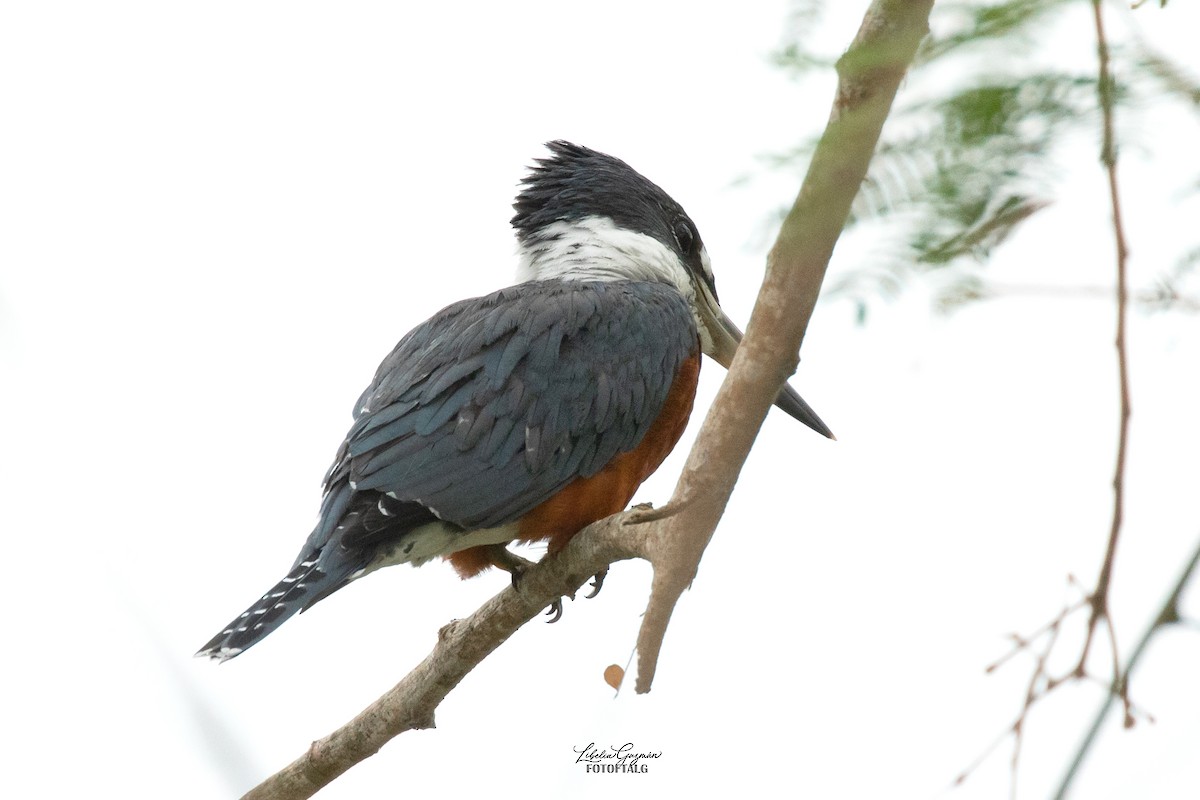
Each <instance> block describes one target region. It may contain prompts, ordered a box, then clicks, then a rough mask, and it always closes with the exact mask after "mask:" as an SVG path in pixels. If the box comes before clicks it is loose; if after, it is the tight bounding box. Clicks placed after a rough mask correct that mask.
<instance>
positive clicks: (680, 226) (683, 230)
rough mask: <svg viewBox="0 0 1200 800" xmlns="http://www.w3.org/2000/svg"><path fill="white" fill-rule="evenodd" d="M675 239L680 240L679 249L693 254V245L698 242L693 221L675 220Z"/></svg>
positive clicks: (684, 252) (687, 253) (686, 253)
mask: <svg viewBox="0 0 1200 800" xmlns="http://www.w3.org/2000/svg"><path fill="white" fill-rule="evenodd" d="M675 241H677V242H679V251H680V252H681V253H683V254H684V255H691V253H692V247H694V246H695V244H696V234H695V233H694V232H693V231H692V226H691V223H689V222H688V221H687V220H685V219H679V220H676V221H675Z"/></svg>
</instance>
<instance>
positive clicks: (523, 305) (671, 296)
mask: <svg viewBox="0 0 1200 800" xmlns="http://www.w3.org/2000/svg"><path fill="white" fill-rule="evenodd" d="M697 347H698V339H697V334H696V326H695V322H694V320H693V317H692V314H691V312H690V310H689V309H688V306H687V303H686V301H685V300H684V298H683V297H682V296H681V295H680V294H679V293H678V292H677V291H676V290H675V289H674V288H672V287H669V286H665V285H662V284H656V283H645V282H632V281H609V282H596V283H580V282H575V281H537V282H530V283H523V284H519V285H517V286H513V287H510V288H507V289H503V290H501V291H499V292H495V293H493V294H491V295H488V296H486V297H481V298H476V299H472V300H466V301H463V302H460V303H456V304H454V305H452V306H449V307H448V308H446V309H444V310H443V311H441V312H440V313H438V314H437V315H436V316H434V317H433V318H431V319H430V320H428V321H427V322H425V323H423V324H422V325H420V326H418V327H417V328H416V329H414V330H413V331H412V332H411V333H409V334H408V335H407V336H406V337H404V339H402V340H401V341H400V343H399V344H398V345H397V346H396V349H395V350H393V351H392V353H391V354H390V355H389V356H388V357H387V358H386V359H385V360H384V361H383V363H382V364H381V365H380V367H379V370H378V372H377V373H376V375H375V380H374V381H373V382H372V384H371V385H370V387H368V388H367V390H366V391H365V392H364V393H363V394H362V397H361V398H359V401H358V405H357V407H356V411H355V422H354V425H353V427H351V429H350V433H349V435H348V436H347V438H346V441H345V443H344V444H343V445H342V449H341V451H340V452H339V453H338V457H337V460H336V461H335V463H334V465H333V467H332V468H331V470H330V472H329V475H328V476H327V477H326V496H325V501H324V503H323V504H322V509H321V521H320V523H319V524H318V525H317V529H316V530H314V531H313V535H312V537H311V538H310V540H309V543H308V544H309V546H310V548H317V547H321V546H323V545H324V544H325V543H326V542H327V541H328V540H329V537H330V536H331V535H332V533H333V531H334V529H335V526H336V525H337V523H338V521H339V520H340V519H341V518H342V517H343V516H344V515H345V514H346V512H347V509H349V508H351V507H352V506H353V507H357V506H359V505H361V504H362V501H364V500H365V499H366V498H365V497H364V496H363V495H373V496H375V497H378V494H376V493H381V494H386V495H388V496H389V497H391V498H394V499H395V500H398V501H402V502H403V503H412V504H417V506H419V508H421V509H428V511H430V512H432V513H433V514H435V515H436V516H437V517H438V518H440V519H442V520H444V521H446V522H451V523H454V524H456V525H459V526H461V527H462V528H463V529H465V530H472V529H479V528H489V527H493V526H497V525H502V524H505V523H508V522H512V521H514V520H517V519H520V518H521V516H523V515H524V514H525V513H526V512H528V511H529V510H531V509H533V508H534V507H535V506H537V505H539V504H540V503H542V502H543V501H545V500H547V499H549V498H550V497H552V496H553V495H554V494H555V493H556V492H558V491H559V490H561V489H562V488H563V487H565V486H566V485H567V484H568V483H570V482H571V481H572V480H574V479H576V478H578V477H581V476H582V477H586V476H590V475H593V474H595V473H596V472H598V471H599V470H601V469H603V468H604V466H605V465H606V464H608V462H609V461H611V460H612V458H613V457H614V456H616V455H617V454H618V453H621V452H626V451H629V450H632V449H633V448H635V447H636V446H637V445H638V444H639V443H640V442H641V440H642V438H643V437H644V436H645V434H646V431H647V430H648V429H649V428H650V426H651V424H652V423H653V422H654V420H655V418H656V417H657V416H658V414H659V411H660V410H661V409H662V406H663V403H664V402H665V400H666V397H667V393H668V391H669V390H670V388H671V383H672V382H673V380H674V378H675V375H676V373H677V372H678V371H679V368H680V366H681V365H682V364H683V362H684V361H685V360H686V359H687V358H688V357H689V356H691V355H693V354H694V353H695V352H696V349H697ZM409 508H410V509H411V508H412V506H410V507H409Z"/></svg>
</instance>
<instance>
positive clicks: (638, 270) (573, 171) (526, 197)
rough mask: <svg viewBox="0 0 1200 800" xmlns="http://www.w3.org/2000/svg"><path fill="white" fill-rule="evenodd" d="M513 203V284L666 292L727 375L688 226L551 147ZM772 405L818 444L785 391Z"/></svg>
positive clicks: (622, 166) (624, 182)
mask: <svg viewBox="0 0 1200 800" xmlns="http://www.w3.org/2000/svg"><path fill="white" fill-rule="evenodd" d="M546 146H547V148H548V149H549V150H550V157H549V158H544V159H537V160H536V162H535V165H534V167H533V168H532V169H531V170H530V172H529V174H528V175H527V176H526V177H525V179H524V180H523V181H522V186H521V192H520V194H519V195H518V196H517V200H516V202H515V203H513V208H514V209H516V212H517V213H516V214H515V215H514V216H513V218H512V225H513V227H514V228H516V231H517V242H518V245H519V249H520V263H519V266H518V273H517V274H518V279H519V280H521V281H531V280H548V279H562V280H579V281H605V280H636V281H652V282H657V283H665V284H667V285H670V286H674V287H675V288H676V289H678V290H679V292H680V294H682V295H683V296H684V298H685V299H686V300H687V302H688V305H689V306H690V307H691V309H692V313H693V314H694V315H695V317H696V323H697V329H698V331H699V333H700V343H701V347H702V349H703V351H704V353H705V354H706V355H708V356H709V357H711V358H712V359H714V360H715V361H717V362H718V363H719V364H721V365H722V366H724V367H726V368H728V367H729V365H730V363H731V362H732V361H733V354H734V353H735V352H736V351H737V346H738V342H740V341H741V338H742V332H741V330H739V329H738V327H737V325H735V324H734V323H733V321H732V320H731V319H729V317H728V316H726V315H725V312H724V311H722V310H721V306H720V304H719V303H718V301H717V285H716V281H715V279H714V278H713V272H712V262H711V261H710V260H709V257H708V251H707V250H706V249H705V248H704V242H703V240H702V239H701V238H700V232H699V230H697V229H696V224H695V223H694V222H692V219H691V217H689V216H688V215H687V212H686V211H684V210H683V207H682V206H680V205H679V203H677V202H675V200H673V199H672V198H671V196H670V195H668V194H667V193H666V192H664V191H663V190H662V189H660V188H659V187H658V186H657V185H655V184H654V183H652V182H651V181H649V180H648V179H646V178H645V177H644V176H643V175H641V174H640V173H639V172H637V170H635V169H633V168H632V167H630V166H629V165H628V164H626V163H625V162H624V161H621V160H620V159H618V158H613V157H612V156H610V155H605V154H604V153H598V152H596V151H595V150H590V149H588V148H586V147H582V146H581V145H577V144H572V143H570V142H564V141H555V142H550V143H549V144H547V145H546ZM775 404H776V405H777V406H779V407H780V408H781V409H783V410H784V411H786V412H787V413H788V414H790V415H791V416H793V417H795V418H796V419H798V420H799V421H801V422H803V423H804V424H805V425H807V426H809V427H810V428H812V429H813V430H815V431H817V432H818V433H820V434H821V435H823V436H828V437H830V438H832V437H833V434H832V433H831V432H830V430H829V428H828V427H827V426H826V425H825V423H824V422H822V421H821V419H820V418H819V417H818V416H817V415H816V413H815V412H814V411H813V410H812V408H810V407H809V405H808V404H807V403H805V402H804V400H803V399H802V398H801V397H800V395H799V394H797V393H796V391H795V390H794V389H792V388H791V386H788V385H786V384H785V385H784V387H783V389H782V390H781V391H780V393H779V396H778V397H777V398H776V400H775Z"/></svg>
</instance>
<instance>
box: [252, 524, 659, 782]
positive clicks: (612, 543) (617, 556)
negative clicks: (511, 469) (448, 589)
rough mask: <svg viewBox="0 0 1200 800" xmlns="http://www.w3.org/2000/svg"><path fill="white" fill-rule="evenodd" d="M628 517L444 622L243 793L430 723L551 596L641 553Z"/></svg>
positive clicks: (318, 777)
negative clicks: (399, 674) (318, 734)
mask: <svg viewBox="0 0 1200 800" xmlns="http://www.w3.org/2000/svg"><path fill="white" fill-rule="evenodd" d="M633 513H636V512H633ZM628 516H629V514H622V515H617V516H613V517H609V518H608V519H605V520H601V521H600V522H597V523H596V524H594V525H591V526H589V527H588V528H587V529H585V530H584V531H583V532H582V533H580V534H579V535H578V536H576V537H575V538H574V539H572V540H571V542H570V544H569V545H568V546H567V547H566V548H564V549H563V550H562V552H560V553H557V554H556V555H553V556H547V557H546V558H543V559H542V560H541V562H539V563H538V564H537V565H535V566H534V567H533V568H531V569H530V570H529V571H528V572H526V573H525V575H524V576H523V577H522V579H521V585H520V588H519V589H514V588H508V589H505V590H504V591H502V592H500V594H498V595H496V596H495V597H493V598H492V599H491V600H488V601H487V602H486V603H484V604H483V606H481V607H480V608H479V610H478V611H476V612H475V613H474V614H472V615H471V616H469V617H467V618H466V619H461V620H455V621H453V622H451V623H450V624H448V625H446V626H445V627H444V628H442V629H441V631H440V632H439V633H438V641H437V644H436V645H435V646H434V648H433V650H432V652H430V654H429V655H428V656H426V657H425V660H424V661H422V662H421V663H420V664H418V665H417V667H416V668H415V669H413V671H412V672H410V673H409V674H408V675H406V676H405V677H404V679H403V680H402V681H400V683H398V684H396V686H395V687H393V688H392V689H391V690H389V691H388V692H387V693H385V694H384V695H383V696H382V697H380V698H379V699H378V700H376V701H375V702H374V703H372V704H371V705H370V706H368V707H367V708H366V709H365V710H364V711H363V712H362V713H361V714H359V715H358V716H357V717H355V718H354V719H352V720H351V721H350V722H348V723H346V724H345V725H343V726H342V727H341V728H339V729H337V730H336V731H334V732H333V733H331V734H330V735H329V736H326V737H325V738H324V739H320V740H318V741H316V742H313V743H312V746H311V747H309V749H308V751H307V752H306V753H305V754H304V755H302V756H301V757H300V758H298V759H296V760H295V761H294V762H292V763H291V764H290V765H288V766H287V767H285V768H284V769H282V770H281V771H279V772H277V773H276V774H275V775H272V776H271V777H270V778H268V779H267V780H265V781H263V782H262V783H261V784H259V785H258V786H257V787H255V788H254V789H252V790H250V791H249V792H248V793H247V794H246V795H245V796H244V798H243V800H299V799H300V798H306V797H312V796H313V794H315V793H316V792H317V791H318V790H319V789H321V787H323V786H325V785H326V784H328V783H330V782H331V781H332V780H334V779H335V778H337V777H338V776H339V775H341V774H342V773H343V772H345V771H346V770H348V769H350V768H351V767H353V766H354V765H355V764H357V763H358V762H360V761H363V760H364V759H366V758H369V757H371V756H373V755H374V754H375V753H377V752H378V751H379V749H380V748H381V747H383V746H384V745H385V744H387V743H388V742H389V741H390V740H391V739H393V738H395V737H396V736H399V735H400V734H401V733H404V732H405V731H409V730H419V729H423V728H432V727H434V722H433V713H434V709H436V708H437V706H438V705H439V704H440V703H441V702H442V699H443V698H444V697H445V696H446V695H447V694H449V693H450V690H451V689H453V688H454V687H455V686H457V685H458V683H459V681H461V680H462V679H463V678H464V677H465V676H466V674H467V673H468V672H470V671H471V670H472V669H474V668H475V667H476V665H478V664H479V663H480V662H481V661H483V659H484V658H486V657H487V656H488V655H489V654H490V653H491V652H492V651H493V650H495V649H496V648H497V647H499V646H500V645H501V644H503V643H504V642H505V641H506V640H507V639H508V637H509V636H512V634H513V633H515V632H516V630H517V629H518V628H520V627H521V626H522V625H524V624H525V623H526V622H528V621H529V620H531V619H533V618H534V617H535V616H537V615H538V613H539V612H541V611H542V609H544V608H545V607H546V606H547V605H549V604H550V603H551V602H552V601H553V600H555V599H557V598H559V597H562V596H563V595H573V594H574V593H575V591H577V590H578V589H579V587H580V586H582V585H583V583H584V582H585V581H586V580H587V579H588V578H590V577H591V576H592V575H595V574H596V573H597V572H600V571H601V570H602V569H604V568H605V567H607V566H608V565H609V564H611V563H613V562H616V561H621V560H624V559H627V558H633V557H636V556H643V557H644V556H645V555H646V542H645V538H644V536H642V535H641V531H637V530H636V529H634V528H630V527H629V526H625V525H623V524H622V523H623V522H624V520H625V518H626V517H628Z"/></svg>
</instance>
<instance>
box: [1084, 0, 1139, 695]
mask: <svg viewBox="0 0 1200 800" xmlns="http://www.w3.org/2000/svg"><path fill="white" fill-rule="evenodd" d="M1092 16H1093V20H1094V21H1095V25H1096V53H1097V56H1098V59H1099V62H1100V63H1099V69H1100V80H1099V83H1098V87H1097V88H1098V91H1099V95H1100V110H1101V112H1102V119H1103V137H1104V138H1103V142H1102V144H1101V147H1100V161H1101V163H1102V164H1103V165H1104V168H1105V172H1106V173H1107V176H1108V193H1109V201H1110V203H1111V204H1112V227H1113V237H1114V239H1115V243H1116V249H1117V335H1116V342H1115V344H1116V348H1117V373H1118V381H1119V384H1120V396H1121V412H1120V425H1119V428H1118V433H1117V464H1116V468H1115V470H1114V475H1113V512H1112V524H1111V526H1110V528H1109V533H1108V544H1107V546H1106V547H1105V550H1104V562H1103V563H1102V564H1101V566H1100V574H1099V576H1098V577H1097V578H1096V588H1095V590H1094V591H1093V592H1092V595H1091V598H1090V601H1091V606H1092V612H1091V615H1090V617H1089V618H1088V627H1087V638H1086V639H1085V640H1084V644H1083V652H1082V653H1081V654H1080V657H1079V664H1078V666H1077V667H1076V672H1077V674H1079V675H1083V674H1084V673H1085V672H1086V668H1087V658H1088V653H1089V650H1090V648H1091V644H1092V641H1093V639H1094V636H1095V631H1096V626H1097V624H1099V622H1100V621H1101V620H1104V621H1105V622H1106V624H1107V627H1108V635H1109V639H1110V640H1111V644H1112V657H1113V689H1114V691H1116V690H1117V689H1118V688H1119V689H1120V693H1121V698H1122V700H1123V701H1124V703H1125V711H1126V715H1127V716H1128V715H1129V708H1130V707H1129V697H1128V691H1127V687H1124V686H1120V687H1118V683H1119V681H1118V678H1119V676H1120V669H1121V662H1120V660H1119V658H1118V656H1117V650H1116V635H1115V634H1114V632H1113V630H1112V620H1111V618H1110V616H1109V608H1108V598H1109V589H1110V587H1111V585H1112V574H1113V565H1114V564H1115V563H1116V555H1117V542H1118V541H1119V539H1120V537H1121V522H1122V520H1123V517H1124V506H1125V455H1126V451H1127V448H1128V443H1129V417H1130V414H1131V410H1130V402H1129V354H1128V351H1127V349H1126V344H1125V329H1126V319H1127V317H1128V307H1129V289H1128V285H1129V282H1128V261H1129V246H1128V244H1127V240H1126V237H1125V225H1124V223H1123V221H1122V217H1121V193H1120V191H1119V189H1118V187H1117V146H1116V135H1115V133H1114V123H1113V117H1114V111H1113V94H1114V92H1113V88H1114V84H1113V78H1112V74H1111V71H1110V69H1109V54H1108V40H1107V38H1106V37H1105V35H1104V14H1103V9H1102V6H1101V0H1092Z"/></svg>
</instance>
